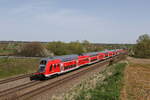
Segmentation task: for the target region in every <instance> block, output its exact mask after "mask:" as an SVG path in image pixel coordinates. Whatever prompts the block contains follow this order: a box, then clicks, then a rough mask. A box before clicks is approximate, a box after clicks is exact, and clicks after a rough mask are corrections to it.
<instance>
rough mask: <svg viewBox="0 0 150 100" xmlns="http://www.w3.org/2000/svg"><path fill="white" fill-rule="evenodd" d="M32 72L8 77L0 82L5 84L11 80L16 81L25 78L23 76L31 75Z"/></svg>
mask: <svg viewBox="0 0 150 100" xmlns="http://www.w3.org/2000/svg"><path fill="white" fill-rule="evenodd" d="M31 74H32V73H31ZM31 74H25V75H20V76H16V77H12V78H8V79H4V80H0V84H5V83H9V82H12V81H16V80H19V79H23V78H26V77H29V76H30V75H31Z"/></svg>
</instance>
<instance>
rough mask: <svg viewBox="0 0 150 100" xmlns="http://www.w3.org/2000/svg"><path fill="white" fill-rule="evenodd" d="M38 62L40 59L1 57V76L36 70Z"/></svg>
mask: <svg viewBox="0 0 150 100" xmlns="http://www.w3.org/2000/svg"><path fill="white" fill-rule="evenodd" d="M38 64H39V59H33V58H28V59H27V58H1V59H0V78H5V77H9V76H13V75H19V74H25V73H31V72H34V71H36V70H37V67H38Z"/></svg>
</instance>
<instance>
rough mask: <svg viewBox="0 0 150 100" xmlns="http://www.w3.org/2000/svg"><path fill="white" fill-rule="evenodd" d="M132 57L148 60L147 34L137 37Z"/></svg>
mask: <svg viewBox="0 0 150 100" xmlns="http://www.w3.org/2000/svg"><path fill="white" fill-rule="evenodd" d="M134 56H135V57H141V58H150V36H149V35H148V34H144V35H141V36H139V38H138V40H137V44H136V45H135V47H134Z"/></svg>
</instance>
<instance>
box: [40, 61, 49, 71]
mask: <svg viewBox="0 0 150 100" xmlns="http://www.w3.org/2000/svg"><path fill="white" fill-rule="evenodd" d="M46 63H47V61H46V60H42V61H41V62H40V66H39V70H38V72H44V71H45V66H46Z"/></svg>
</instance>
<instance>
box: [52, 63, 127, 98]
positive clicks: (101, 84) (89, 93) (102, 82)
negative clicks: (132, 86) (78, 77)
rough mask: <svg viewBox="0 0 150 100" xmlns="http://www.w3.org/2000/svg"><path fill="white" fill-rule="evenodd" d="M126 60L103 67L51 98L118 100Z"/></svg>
mask: <svg viewBox="0 0 150 100" xmlns="http://www.w3.org/2000/svg"><path fill="white" fill-rule="evenodd" d="M126 65H127V62H126V61H121V62H118V63H116V64H113V65H110V66H107V67H105V69H104V70H103V71H100V72H97V73H95V74H93V75H91V76H90V77H89V78H87V79H86V80H83V81H82V82H81V83H80V84H78V85H76V86H74V87H72V88H71V89H70V91H68V92H67V93H64V94H62V95H60V96H55V95H54V96H53V97H52V100H119V97H120V90H121V87H122V81H123V73H124V69H125V67H126Z"/></svg>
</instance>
